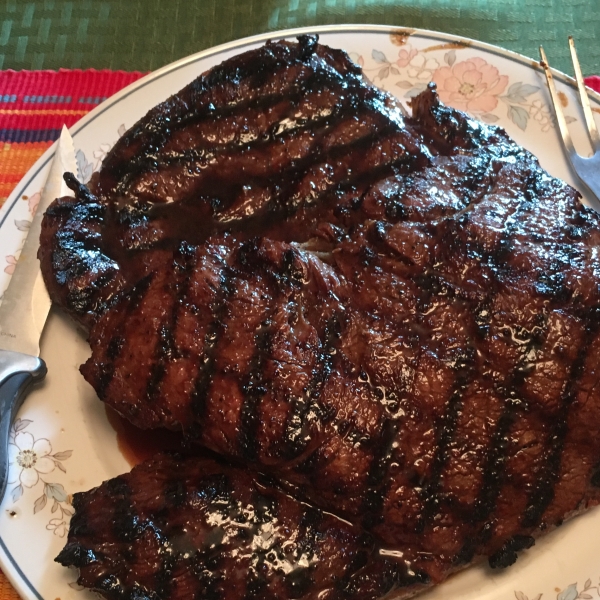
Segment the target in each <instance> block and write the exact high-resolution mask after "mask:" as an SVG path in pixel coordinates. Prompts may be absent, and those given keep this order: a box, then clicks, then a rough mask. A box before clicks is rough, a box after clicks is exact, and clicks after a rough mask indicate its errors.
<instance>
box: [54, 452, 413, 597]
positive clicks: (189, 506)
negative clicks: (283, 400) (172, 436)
mask: <svg viewBox="0 0 600 600" xmlns="http://www.w3.org/2000/svg"><path fill="white" fill-rule="evenodd" d="M73 505H74V507H75V510H76V513H75V516H74V517H73V519H72V521H71V530H70V533H69V539H68V541H67V545H66V546H65V548H64V549H63V550H62V552H61V553H60V555H59V556H58V558H57V561H58V562H60V563H62V564H64V565H74V566H76V567H78V568H79V569H80V573H81V575H80V578H79V583H80V584H82V585H84V586H86V587H89V588H92V589H94V590H97V591H99V592H100V593H102V594H103V595H104V596H106V597H107V598H110V599H113V598H114V599H115V600H117V599H122V598H131V599H133V598H135V599H155V598H171V599H173V600H175V599H178V600H190V599H193V598H198V599H200V598H207V599H208V598H230V599H240V600H242V599H243V598H261V599H264V600H271V599H272V600H275V599H281V598H299V599H300V598H315V599H316V598H319V600H338V599H339V600H342V599H344V600H346V599H347V600H352V599H355V600H376V599H377V598H380V597H382V596H383V595H385V594H386V593H387V592H388V591H389V590H390V589H391V588H392V587H393V586H394V585H395V583H396V582H399V581H402V579H403V578H404V577H406V578H409V579H410V580H411V582H412V583H414V581H415V578H414V576H412V575H409V574H408V570H407V569H406V567H405V565H404V564H402V563H401V562H399V561H397V560H396V561H394V560H393V559H390V558H388V557H386V556H383V555H381V554H379V553H378V552H377V547H376V545H375V544H374V541H373V539H372V538H371V537H370V536H367V535H365V534H364V533H363V532H361V531H360V529H358V528H356V527H355V526H353V525H351V524H349V523H347V522H346V521H342V520H340V519H338V518H337V517H334V516H333V515H330V514H326V513H324V512H323V511H321V510H319V509H316V508H314V507H311V506H308V505H306V504H302V503H300V502H298V501H297V500H295V499H293V498H291V497H290V496H288V495H287V494H285V493H284V492H283V491H281V490H280V489H278V488H276V487H273V485H272V484H271V483H269V482H266V483H265V482H264V481H260V480H257V479H256V478H253V477H252V475H251V474H250V473H249V472H244V471H241V470H240V469H234V468H231V467H228V466H225V465H223V464H220V463H217V462H215V461H214V460H211V459H208V458H198V457H188V458H184V457H180V456H167V455H159V456H157V457H155V458H153V459H151V460H149V461H147V462H145V463H144V464H142V465H140V466H137V467H135V468H134V469H133V471H132V472H131V473H128V474H127V475H122V476H120V477H116V478H115V479H111V480H110V481H107V482H105V483H104V484H102V485H101V486H100V487H98V488H96V489H95V490H92V491H91V492H86V493H83V494H75V496H74V501H73ZM108 524H111V527H107V525H108Z"/></svg>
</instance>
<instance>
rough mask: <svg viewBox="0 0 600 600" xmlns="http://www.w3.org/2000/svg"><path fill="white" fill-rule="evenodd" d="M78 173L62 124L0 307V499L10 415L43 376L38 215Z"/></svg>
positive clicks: (44, 307)
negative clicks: (68, 177) (66, 179)
mask: <svg viewBox="0 0 600 600" xmlns="http://www.w3.org/2000/svg"><path fill="white" fill-rule="evenodd" d="M65 171H71V172H72V173H77V163H76V161H75V149H74V147H73V139H72V138H71V135H70V134H69V131H68V129H67V128H66V127H64V126H63V129H62V132H61V134H60V139H59V140H58V144H57V147H56V151H55V154H54V160H53V161H52V166H51V167H50V174H49V175H48V179H47V180H46V185H44V189H43V191H42V195H41V198H40V203H39V205H38V207H37V211H36V213H35V215H34V217H33V219H32V221H31V225H30V227H29V233H28V234H27V239H26V240H25V244H24V246H23V250H22V251H21V255H20V256H19V260H18V261H17V266H16V267H15V271H14V273H13V276H12V278H11V280H10V283H9V285H8V288H7V289H6V291H5V292H4V296H3V298H2V303H1V304H0V499H2V497H3V496H4V492H5V491H6V483H7V481H8V440H9V433H10V427H11V425H12V423H13V420H14V417H15V415H16V413H17V411H18V410H19V407H20V406H21V404H22V403H23V400H24V399H25V396H26V395H27V392H28V391H29V389H30V387H31V386H32V385H33V384H34V383H38V382H40V381H41V380H42V379H44V377H45V375H46V365H45V363H44V361H43V360H42V359H41V358H39V355H40V336H41V335H42V330H43V328H44V324H45V322H46V318H47V316H48V312H49V310H50V304H51V301H50V297H49V296H48V292H47V291H46V287H45V285H44V281H43V280H42V273H41V271H40V263H39V261H38V258H37V251H38V248H39V245H40V232H41V230H42V217H43V215H44V212H46V209H47V208H48V205H49V204H50V203H51V202H52V201H53V200H54V199H55V198H59V197H62V196H66V195H71V192H70V190H69V189H68V188H67V186H66V184H65V183H64V181H63V173H64V172H65Z"/></svg>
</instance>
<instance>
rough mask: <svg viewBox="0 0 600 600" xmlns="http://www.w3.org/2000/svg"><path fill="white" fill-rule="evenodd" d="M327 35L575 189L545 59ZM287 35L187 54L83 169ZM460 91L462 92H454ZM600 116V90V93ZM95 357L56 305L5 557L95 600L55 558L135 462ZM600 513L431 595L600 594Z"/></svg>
mask: <svg viewBox="0 0 600 600" xmlns="http://www.w3.org/2000/svg"><path fill="white" fill-rule="evenodd" d="M310 31H312V32H318V33H319V34H320V35H321V41H322V42H323V43H325V44H329V45H331V46H334V47H339V48H344V49H345V50H347V51H348V52H349V53H350V55H351V57H352V58H353V59H354V60H356V61H357V62H359V63H360V64H361V65H363V68H364V70H365V73H366V74H367V76H368V77H370V78H371V80H372V81H373V82H374V83H375V84H377V85H379V86H380V87H383V88H385V89H386V90H389V91H390V92H392V93H394V94H396V95H397V96H398V97H399V98H400V99H401V100H408V99H409V98H410V96H411V95H413V94H415V93H416V92H418V91H420V90H421V89H423V87H424V85H425V84H426V83H427V82H428V81H430V80H431V79H433V80H434V81H436V82H437V83H438V89H439V91H440V95H441V97H442V100H444V101H446V102H447V103H449V104H451V105H454V106H456V107H457V108H462V109H465V110H467V111H469V112H471V113H472V114H473V115H475V116H477V117H479V118H481V119H482V120H484V121H487V122H494V123H497V124H499V125H501V126H503V127H504V128H505V129H506V130H507V131H508V133H509V134H510V135H511V136H513V137H514V139H516V141H517V142H518V143H519V144H521V145H523V146H525V147H526V148H527V149H529V150H531V151H532V152H533V153H534V154H536V155H537V156H538V157H539V158H540V161H541V164H542V166H543V167H545V168H546V169H547V170H548V171H549V172H550V173H552V174H553V175H555V176H557V177H560V178H562V179H565V180H566V181H568V182H569V183H571V184H575V183H576V182H575V180H574V177H573V174H572V173H571V171H570V170H569V168H568V166H567V164H566V162H565V159H564V157H563V152H562V149H561V146H560V144H559V138H558V135H557V132H556V130H555V128H554V124H553V119H552V116H551V110H550V107H549V99H548V94H547V92H546V87H545V80H544V78H543V74H542V72H541V70H540V69H539V66H538V65H537V64H536V63H535V62H534V61H532V60H530V59H526V58H524V57H522V56H519V55H517V54H514V53H510V52H507V51H505V50H501V49H499V48H495V47H493V46H489V45H486V44H482V43H479V42H474V41H471V40H466V39H463V38H457V37H455V36H450V35H446V34H441V33H435V32H429V31H420V30H405V29H393V28H390V27H384V26H361V27H357V26H338V27H322V28H312V29H311V30H310ZM306 32H308V30H295V31H285V32H281V33H279V34H270V35H263V36H258V37H253V38H249V39H245V40H241V41H239V42H234V43H230V44H226V45H224V46H219V47H217V48H214V49H212V50H208V51H204V52H201V53H199V54H196V55H194V56H191V57H189V58H186V59H184V60H181V61H178V62H176V63H174V64H172V65H170V66H167V67H165V68H163V69H160V70H159V71H157V72H155V73H153V74H151V75H148V76H147V77H145V78H143V79H141V80H140V81H138V82H136V83H134V84H132V85H130V86H129V87H128V88H126V89H124V90H123V91H121V92H120V93H118V94H116V95H115V96H113V97H112V98H110V99H109V100H107V101H106V102H104V103H103V104H102V105H101V106H99V107H98V108H96V109H95V110H94V111H92V112H91V113H90V114H89V115H87V116H86V117H85V118H84V119H82V120H81V121H79V122H78V123H77V124H76V125H75V126H74V127H73V128H72V131H71V132H72V134H73V137H74V139H75V147H76V149H77V150H78V163H79V167H80V171H81V173H80V176H83V179H84V181H86V180H87V179H88V178H89V176H90V174H91V172H92V169H96V168H97V167H98V164H99V162H100V161H101V159H102V158H103V156H104V155H105V154H106V152H107V151H108V150H109V149H110V147H111V146H112V144H113V143H114V142H115V141H116V139H117V138H118V136H119V135H120V133H121V132H122V131H124V129H125V128H128V127H130V126H131V125H133V123H135V121H137V119H139V118H140V117H141V116H142V115H143V114H144V113H145V112H146V111H147V110H149V109H150V108H151V107H153V106H154V105H155V104H157V103H158V102H160V101H162V100H164V99H165V98H167V97H168V96H169V95H171V94H172V93H174V92H176V91H178V90H179V89H180V88H182V87H183V86H184V85H185V84H187V83H188V82H189V81H191V80H192V79H193V78H194V77H196V76H197V75H199V74H200V73H202V72H203V71H205V70H206V69H208V68H209V67H211V66H213V65H215V64H218V63H220V62H221V61H223V60H224V59H226V58H227V57H229V56H232V55H233V54H237V53H239V52H242V51H244V50H247V49H249V48H251V47H254V46H257V45H260V44H261V43H263V42H264V41H265V40H266V39H269V38H278V37H292V36H295V35H297V34H298V33H306ZM558 79H559V88H560V90H561V92H562V94H563V99H564V102H565V104H566V109H565V112H566V114H567V115H568V117H569V121H571V122H572V124H571V128H572V130H573V132H574V136H575V143H576V145H577V146H578V148H579V149H580V151H581V152H582V153H584V154H585V153H588V152H589V151H590V148H589V144H587V138H586V136H585V135H584V130H583V125H582V123H583V120H582V116H581V115H580V113H579V110H578V103H577V101H576V96H575V92H574V88H573V86H572V82H571V81H570V80H569V79H568V78H567V77H565V76H563V75H558ZM448 90H458V91H455V92H453V93H450V92H449V91H448ZM592 104H593V107H594V109H595V110H596V111H597V112H600V96H598V95H593V96H592ZM53 151H54V147H53V148H51V149H50V150H48V152H46V153H45V154H44V156H42V158H40V160H38V162H37V163H36V164H35V165H34V166H33V167H32V169H31V170H30V171H29V173H28V174H27V175H26V176H25V178H24V179H23V180H22V181H21V183H20V184H19V185H18V186H17V188H16V190H15V191H14V192H13V194H12V195H11V196H10V197H9V199H8V200H7V202H6V203H5V205H4V207H3V208H2V209H1V210H0V290H4V289H5V288H6V286H7V285H8V282H9V279H10V271H11V268H12V265H14V262H15V256H18V253H19V249H20V247H21V244H22V242H23V238H24V235H25V231H26V229H27V226H28V222H29V221H30V220H31V211H32V208H33V207H34V205H35V201H36V194H37V193H38V192H39V190H40V188H41V187H42V185H43V182H44V181H45V177H46V173H47V171H48V166H49V161H50V158H51V156H52V154H53ZM88 354H89V349H88V347H87V344H86V343H85V339H84V336H83V335H82V334H81V333H80V332H79V331H77V330H76V328H75V326H74V325H73V324H72V323H71V322H70V320H69V319H68V318H67V317H65V316H64V315H62V314H61V313H60V311H53V312H52V313H51V315H50V318H49V320H48V323H47V326H46V329H45V332H44V336H43V339H42V357H43V358H44V359H45V360H46V362H47V364H48V376H47V378H46V380H45V382H44V384H43V386H42V387H40V388H38V389H37V390H35V391H34V392H33V393H32V394H31V395H30V396H29V398H28V399H27V401H26V402H25V405H24V406H23V408H22V410H21V412H20V413H19V417H18V418H19V420H18V421H17V422H16V430H17V431H13V445H12V450H13V451H14V453H15V455H16V454H17V453H19V452H20V451H22V450H25V449H28V448H30V449H31V448H32V449H33V451H34V452H35V453H36V456H37V459H38V460H37V462H36V464H35V465H33V466H32V467H29V468H22V467H20V466H19V464H18V463H17V462H15V464H13V465H12V467H11V478H10V481H12V482H13V483H11V484H9V487H8V490H7V493H6V497H5V498H4V502H3V503H2V505H1V507H0V563H1V565H2V569H3V570H4V572H5V573H6V574H7V575H8V577H9V578H10V580H11V581H12V582H13V584H14V585H15V586H16V588H17V589H18V590H19V593H20V594H21V595H22V596H23V598H27V599H33V598H37V599H44V600H54V599H55V598H60V599H61V600H71V599H73V600H74V599H77V600H89V599H91V598H93V597H95V596H93V595H92V594H91V593H90V592H88V591H86V590H80V589H78V587H77V586H76V584H75V583H74V582H75V579H76V572H75V571H71V570H67V569H65V568H63V567H60V566H59V565H58V564H56V563H54V562H53V558H54V557H55V556H56V555H57V553H58V552H59V550H60V549H61V547H62V546H63V544H64V542H65V539H66V537H65V534H66V532H67V528H68V521H69V514H70V512H71V507H70V504H69V495H70V494H73V493H74V492H77V491H82V490H87V489H90V488H91V487H94V486H96V485H98V484H99V483H101V482H102V481H103V480H105V479H108V478H110V477H113V476H115V475H117V474H119V473H122V472H125V471H127V470H129V466H128V464H127V462H126V461H125V459H124V458H123V456H122V455H121V454H120V452H119V449H118V447H117V443H116V436H115V433H114V431H113V430H112V428H111V426H110V425H109V424H108V422H107V420H106V417H105V413H104V408H103V405H102V403H101V402H99V401H98V400H97V399H96V397H95V394H94V392H93V390H92V389H91V388H90V387H89V386H88V385H87V384H86V383H85V381H84V380H83V378H82V377H81V376H80V374H79V372H78V366H79V365H80V364H82V363H83V362H84V361H85V360H86V358H87V356H88ZM599 586H600V509H596V510H592V511H591V512H589V513H588V514H586V515H584V516H582V517H579V518H577V519H575V520H573V521H572V522H570V523H568V524H567V525H565V526H564V527H561V528H560V529H558V530H557V531H555V532H554V533H552V534H550V535H548V536H547V537H545V538H544V539H542V540H541V541H539V542H538V543H537V544H536V546H535V547H534V548H532V549H531V550H529V551H527V552H524V553H523V555H522V556H521V558H520V559H519V560H518V561H517V563H516V564H515V565H514V566H513V567H511V568H510V569H508V570H506V571H504V572H493V571H491V570H489V569H488V568H486V567H484V566H480V567H474V568H471V569H468V570H466V571H464V572H463V573H461V574H459V575H457V576H455V577H452V578H451V580H450V581H448V582H446V583H445V584H443V585H441V586H438V587H437V588H435V589H433V590H432V591H430V592H427V593H426V594H424V595H422V596H421V598H422V600H426V599H427V600H433V599H437V598H440V599H441V598H444V599H447V598H460V599H462V600H475V599H477V600H493V599H494V600H496V599H498V600H500V599H506V600H509V599H511V598H515V597H516V598H517V600H533V599H536V600H539V598H540V597H543V598H544V599H549V598H554V597H557V598H558V600H575V599H576V598H583V599H585V598H598V597H600V592H599V589H600V587H599Z"/></svg>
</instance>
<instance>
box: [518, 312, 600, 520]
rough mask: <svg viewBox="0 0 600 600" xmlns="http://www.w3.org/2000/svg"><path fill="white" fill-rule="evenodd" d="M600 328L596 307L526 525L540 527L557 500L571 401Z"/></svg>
mask: <svg viewBox="0 0 600 600" xmlns="http://www.w3.org/2000/svg"><path fill="white" fill-rule="evenodd" d="M598 328H599V323H598V311H597V310H596V309H592V310H590V311H589V312H588V315H587V318H586V327H585V339H584V342H583V344H582V345H581V347H580V348H579V351H578V352H577V356H576V357H575V360H574V361H573V365H572V367H571V373H570V375H569V379H568V381H567V382H566V384H565V387H564V389H563V393H562V394H561V406H560V412H559V414H558V417H557V418H556V419H555V421H554V427H553V428H552V431H551V433H550V434H549V436H548V440H547V446H546V450H545V460H544V461H543V464H542V468H541V474H540V476H539V477H538V479H537V481H536V483H535V485H534V487H533V490H532V492H531V494H530V496H529V501H528V504H527V508H526V509H525V512H524V514H523V516H522V519H521V524H522V526H523V527H527V528H529V527H536V526H537V525H538V524H539V523H540V520H541V518H542V516H543V514H544V512H545V510H546V508H548V506H549V505H550V503H551V502H552V500H553V499H554V487H555V485H556V483H557V481H558V478H559V475H560V467H561V461H562V454H563V450H564V444H565V438H566V436H567V433H568V428H567V423H568V415H569V409H570V407H571V404H572V403H573V401H574V400H575V398H576V395H577V382H578V381H579V378H580V377H581V375H582V372H583V367H584V366H585V359H586V358H587V353H588V349H589V347H590V345H591V343H592V341H593V339H594V336H595V334H596V333H597V331H598Z"/></svg>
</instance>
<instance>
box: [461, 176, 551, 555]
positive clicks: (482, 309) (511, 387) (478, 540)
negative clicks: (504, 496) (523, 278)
mask: <svg viewBox="0 0 600 600" xmlns="http://www.w3.org/2000/svg"><path fill="white" fill-rule="evenodd" d="M535 180H536V177H535V175H530V176H529V177H528V178H527V179H526V180H525V182H524V187H525V189H524V197H523V198H522V200H521V202H519V203H518V205H517V207H516V209H515V211H514V212H513V214H512V215H510V216H509V217H508V218H507V221H506V225H505V231H504V235H503V236H502V239H501V240H500V241H499V244H498V249H497V251H496V252H495V253H492V254H490V255H489V256H488V257H487V259H488V264H490V266H491V267H492V270H493V272H494V273H495V275H496V281H493V285H492V286H491V292H490V293H489V294H488V296H487V297H486V299H485V300H484V302H483V303H482V304H481V305H480V306H479V307H478V310H477V312H476V317H475V323H476V325H477V327H478V331H479V332H480V335H481V337H487V335H488V334H489V320H490V317H491V314H490V309H491V306H492V303H493V299H494V296H495V295H496V293H497V290H498V287H497V283H498V280H499V278H500V276H501V275H502V273H503V272H504V269H505V266H504V265H505V259H506V257H507V256H508V255H509V254H510V252H511V248H512V236H513V235H514V233H515V231H516V229H517V227H518V225H519V213H520V211H521V210H522V209H525V208H528V207H529V206H530V204H531V202H532V200H533V193H532V190H531V188H532V186H533V185H535ZM545 334H546V327H545V319H544V323H541V324H540V325H539V326H538V329H537V330H535V331H532V332H531V336H530V338H529V340H528V342H527V343H526V344H525V345H524V347H523V349H522V352H521V355H520V357H519V359H518V361H517V364H516V366H515V369H514V371H513V373H512V374H511V377H510V380H509V381H508V382H507V385H506V386H504V387H503V388H499V389H498V391H499V392H500V393H501V396H502V398H503V401H504V408H503V410H502V414H501V415H500V418H499V419H498V422H497V424H496V428H495V430H494V433H493V435H492V438H491V441H490V444H489V446H488V449H487V452H486V456H485V459H484V465H485V467H484V472H483V477H482V485H481V488H480V491H479V494H478V497H477V500H476V501H475V506H474V509H473V512H472V516H471V523H473V524H475V523H483V524H482V525H481V527H479V528H478V529H477V530H476V531H475V532H474V533H473V535H471V536H470V537H469V539H467V541H466V542H465V543H464V545H463V547H462V548H461V550H460V551H459V553H458V554H457V555H456V556H455V557H454V561H453V562H454V563H455V564H463V563H466V562H469V561H470V560H471V559H472V558H473V556H474V554H475V552H476V550H477V547H478V546H479V545H480V544H483V543H485V541H486V540H487V539H488V538H489V536H490V535H491V534H492V528H493V525H494V524H493V522H492V521H489V520H487V521H486V519H488V518H489V516H490V515H491V514H492V511H493V510H494V508H495V506H496V502H497V500H498V496H499V494H500V490H501V488H502V482H503V478H504V472H505V470H506V464H507V462H508V458H509V457H508V456H507V454H506V449H507V447H508V442H509V440H508V434H509V431H510V428H511V427H512V425H513V423H514V420H515V418H516V415H517V412H518V410H519V409H521V408H522V404H523V401H522V399H521V398H520V396H519V393H518V389H519V387H520V385H521V384H522V383H523V381H524V379H525V377H526V375H527V373H528V371H529V367H528V364H529V362H530V360H529V355H530V353H531V352H532V351H533V350H535V349H536V347H539V346H540V345H541V344H542V343H543V339H544V336H545Z"/></svg>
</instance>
